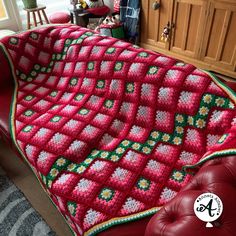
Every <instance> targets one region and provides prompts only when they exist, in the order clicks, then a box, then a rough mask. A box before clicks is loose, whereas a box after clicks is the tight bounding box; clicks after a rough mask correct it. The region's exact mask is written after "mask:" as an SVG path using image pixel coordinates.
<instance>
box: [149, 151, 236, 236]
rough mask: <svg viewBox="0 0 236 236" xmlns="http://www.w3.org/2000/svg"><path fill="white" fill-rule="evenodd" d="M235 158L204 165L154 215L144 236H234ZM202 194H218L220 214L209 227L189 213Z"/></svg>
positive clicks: (223, 158)
mask: <svg viewBox="0 0 236 236" xmlns="http://www.w3.org/2000/svg"><path fill="white" fill-rule="evenodd" d="M235 186H236V157H235V156H229V157H222V158H218V159H214V160H210V161H208V162H206V163H205V164H204V165H203V166H202V168H201V169H200V170H199V172H198V173H197V174H196V176H195V177H194V178H193V179H192V181H191V182H190V183H189V184H188V185H187V186H186V187H185V188H184V189H183V190H182V191H181V192H180V193H179V194H178V195H177V196H176V197H175V198H174V199H173V200H172V201H171V202H169V203H168V204H167V205H165V206H164V207H163V208H162V210H161V211H160V212H159V213H158V214H156V215H154V216H153V217H152V219H151V220H150V222H149V223H148V226H147V228H146V233H145V236H173V235H174V236H185V235H186V236H189V235H191V236H211V235H212V236H213V235H214V236H233V235H236V233H235V232H236V224H235V222H236V213H235V211H236V201H235V199H236V188H235ZM204 192H212V193H215V194H216V195H218V196H219V197H220V198H221V200H222V202H223V208H224V209H223V213H222V215H221V217H220V218H219V219H218V220H216V221H215V222H214V224H213V225H214V227H213V228H206V223H205V222H202V221H201V220H199V219H198V218H197V217H196V216H195V214H194V210H193V204H194V201H195V199H196V198H197V197H198V196H199V195H200V194H202V193H204Z"/></svg>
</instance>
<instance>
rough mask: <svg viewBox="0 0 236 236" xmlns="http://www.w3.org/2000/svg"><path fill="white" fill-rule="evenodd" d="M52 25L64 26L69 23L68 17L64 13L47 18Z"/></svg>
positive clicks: (57, 13)
mask: <svg viewBox="0 0 236 236" xmlns="http://www.w3.org/2000/svg"><path fill="white" fill-rule="evenodd" d="M49 21H50V23H52V24H65V23H69V22H70V15H69V14H68V13H66V12H56V13H53V14H51V15H50V16H49Z"/></svg>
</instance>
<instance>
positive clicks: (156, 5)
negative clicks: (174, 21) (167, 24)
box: [152, 1, 161, 11]
mask: <svg viewBox="0 0 236 236" xmlns="http://www.w3.org/2000/svg"><path fill="white" fill-rule="evenodd" d="M160 7H161V4H160V3H159V2H157V1H155V2H154V3H153V4H152V8H153V10H154V11H156V10H158V9H159V8H160Z"/></svg>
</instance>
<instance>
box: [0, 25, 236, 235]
mask: <svg viewBox="0 0 236 236" xmlns="http://www.w3.org/2000/svg"><path fill="white" fill-rule="evenodd" d="M1 42H2V44H1V48H2V50H1V51H0V52H2V53H5V55H6V56H7V57H8V60H9V64H10V65H11V69H12V73H13V76H14V79H15V83H16V86H15V91H14V92H15V93H14V97H13V100H12V101H13V103H12V107H11V108H12V109H11V111H12V113H11V133H12V138H13V141H14V143H15V144H16V146H17V148H18V150H19V152H20V153H21V154H22V156H23V157H24V158H25V160H26V161H27V162H28V164H29V165H30V166H31V168H32V169H33V171H34V172H35V174H36V175H37V177H38V179H39V181H40V182H41V183H42V185H43V186H44V187H45V189H46V191H47V193H48V194H49V196H50V197H51V198H52V200H53V202H54V203H55V205H56V206H57V207H58V208H59V210H60V211H61V212H62V214H63V215H64V217H65V218H66V219H67V221H68V222H69V224H70V226H71V227H72V229H73V231H74V232H75V233H76V234H77V235H96V234H97V233H98V232H100V231H102V230H105V229H107V228H109V227H112V226H113V225H117V224H122V223H126V222H128V221H133V220H137V219H140V218H142V217H145V216H147V215H152V214H155V213H156V212H157V211H158V210H159V209H160V208H161V207H162V206H163V205H164V204H166V203H168V202H169V201H170V200H171V199H172V198H173V197H174V196H175V195H176V194H178V192H179V191H180V190H181V189H182V188H183V187H184V186H185V185H186V184H187V183H188V182H189V181H190V179H191V178H192V175H190V174H189V173H188V172H186V171H185V168H183V167H186V166H193V165H199V163H202V162H203V161H206V160H208V159H209V158H213V157H216V156H219V155H222V154H224V155H227V154H233V153H236V149H235V138H236V109H235V104H236V96H235V94H234V92H233V91H231V90H230V89H229V88H227V87H226V86H225V85H223V84H221V82H220V81H219V80H218V79H217V78H215V77H214V75H212V74H209V73H207V72H205V71H202V70H199V69H197V68H196V67H194V66H193V65H190V64H186V63H183V62H180V61H177V60H175V59H173V58H170V57H168V56H165V55H161V54H158V53H155V52H152V51H148V50H144V49H142V48H140V47H137V46H135V45H132V44H130V43H127V42H124V41H120V40H118V39H115V38H109V37H102V36H99V35H97V34H95V33H94V32H92V31H90V30H88V29H84V28H81V27H78V26H74V25H69V26H68V25H63V26H48V27H42V28H38V29H35V30H32V31H27V32H23V33H20V34H18V35H14V36H10V37H7V38H4V39H2V41H1ZM0 66H1V65H0ZM0 70H1V71H2V73H3V74H4V68H0Z"/></svg>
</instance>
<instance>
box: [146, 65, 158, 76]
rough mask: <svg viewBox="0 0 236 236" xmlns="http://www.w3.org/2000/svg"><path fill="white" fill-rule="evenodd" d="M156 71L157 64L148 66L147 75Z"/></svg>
mask: <svg viewBox="0 0 236 236" xmlns="http://www.w3.org/2000/svg"><path fill="white" fill-rule="evenodd" d="M157 72H158V67H157V66H150V67H149V70H148V74H149V75H155V74H156V73H157Z"/></svg>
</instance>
